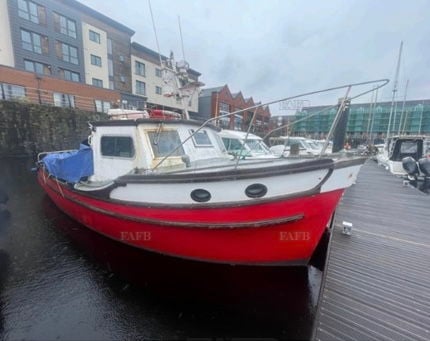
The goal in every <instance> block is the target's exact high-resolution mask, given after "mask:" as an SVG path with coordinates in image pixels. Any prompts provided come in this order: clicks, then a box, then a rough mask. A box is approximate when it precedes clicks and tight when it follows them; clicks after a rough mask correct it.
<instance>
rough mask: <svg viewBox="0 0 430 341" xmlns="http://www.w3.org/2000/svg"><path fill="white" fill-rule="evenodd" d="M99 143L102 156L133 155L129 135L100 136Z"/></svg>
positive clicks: (131, 141) (131, 140)
mask: <svg viewBox="0 0 430 341" xmlns="http://www.w3.org/2000/svg"><path fill="white" fill-rule="evenodd" d="M100 144H101V152H102V155H103V156H115V157H126V158H132V157H134V146H133V139H132V138H131V137H130V136H102V138H101V143H100Z"/></svg>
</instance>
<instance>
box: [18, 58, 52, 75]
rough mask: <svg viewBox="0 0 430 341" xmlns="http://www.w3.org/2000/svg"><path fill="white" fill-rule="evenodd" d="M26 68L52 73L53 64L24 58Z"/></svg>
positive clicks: (37, 71) (32, 70)
mask: <svg viewBox="0 0 430 341" xmlns="http://www.w3.org/2000/svg"><path fill="white" fill-rule="evenodd" d="M24 69H25V70H26V71H30V72H35V73H39V74H41V75H50V74H51V66H50V65H46V64H42V63H39V62H34V61H32V60H24Z"/></svg>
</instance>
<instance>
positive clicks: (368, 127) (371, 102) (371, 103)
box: [366, 91, 375, 143]
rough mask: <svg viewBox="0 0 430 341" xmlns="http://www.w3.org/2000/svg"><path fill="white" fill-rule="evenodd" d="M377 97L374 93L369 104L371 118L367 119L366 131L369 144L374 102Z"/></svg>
mask: <svg viewBox="0 0 430 341" xmlns="http://www.w3.org/2000/svg"><path fill="white" fill-rule="evenodd" d="M374 97H375V92H374V91H373V92H372V96H371V97H370V104H369V118H368V119H367V129H366V134H367V143H369V139H370V137H369V130H370V123H371V121H372V108H373V100H374Z"/></svg>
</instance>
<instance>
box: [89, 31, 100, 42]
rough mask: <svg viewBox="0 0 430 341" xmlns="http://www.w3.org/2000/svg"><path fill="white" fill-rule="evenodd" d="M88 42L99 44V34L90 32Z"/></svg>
mask: <svg viewBox="0 0 430 341" xmlns="http://www.w3.org/2000/svg"><path fill="white" fill-rule="evenodd" d="M90 40H91V41H93V42H95V43H97V44H100V34H99V33H97V32H94V31H92V30H90Z"/></svg>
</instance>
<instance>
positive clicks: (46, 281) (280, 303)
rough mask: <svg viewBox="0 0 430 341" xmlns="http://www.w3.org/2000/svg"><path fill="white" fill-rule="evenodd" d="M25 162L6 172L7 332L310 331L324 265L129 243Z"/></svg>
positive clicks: (115, 335) (287, 334)
mask: <svg viewBox="0 0 430 341" xmlns="http://www.w3.org/2000/svg"><path fill="white" fill-rule="evenodd" d="M17 163H18V166H17ZM26 166H27V164H26V162H24V161H9V162H8V163H6V167H5V168H8V170H5V169H3V167H2V170H1V171H0V177H2V174H3V179H4V175H5V174H8V175H7V176H9V177H10V179H9V180H8V181H7V187H8V192H9V196H10V197H11V199H10V204H9V205H8V206H9V208H10V210H11V212H12V216H11V219H10V222H9V226H8V227H7V228H6V231H4V232H6V233H5V234H4V235H3V236H2V235H1V234H0V241H1V239H4V240H5V243H3V244H4V245H5V249H6V252H8V253H9V257H10V259H11V262H10V266H9V268H10V269H9V271H8V276H7V278H6V280H5V283H4V288H3V291H2V292H1V296H0V309H1V310H2V311H3V316H4V329H3V331H2V334H3V335H2V336H3V337H5V338H9V339H18V338H30V339H54V338H60V339H124V338H132V339H133V338H149V339H151V338H152V339H153V338H158V339H159V338H167V339H173V338H186V337H271V338H283V339H297V338H299V339H306V338H309V336H310V332H311V331H310V328H311V325H312V321H313V314H314V309H315V304H316V297H317V294H318V290H319V283H320V272H319V271H317V270H315V269H314V268H310V270H309V271H308V270H307V269H304V268H281V267H243V266H227V265H216V264H206V263H200V262H192V261H183V260H179V259H176V258H172V257H165V256H161V255H157V254H154V253H149V252H144V251H142V250H138V249H134V248H130V247H127V246H123V245H121V244H119V243H117V242H115V241H112V240H110V239H108V238H105V237H103V236H100V235H98V234H96V233H94V232H92V231H90V230H88V229H86V228H85V227H83V226H81V225H80V224H77V223H76V222H75V221H73V220H72V219H70V218H69V217H68V216H66V215H64V214H63V213H62V212H61V211H59V210H58V209H57V208H56V207H55V206H54V204H53V203H52V202H51V201H50V199H49V198H48V197H47V196H45V195H44V194H43V193H42V192H41V190H40V189H39V187H38V186H37V185H36V184H35V178H34V176H32V175H31V174H29V173H28V171H27V170H26V169H25V167H26ZM20 167H21V168H20ZM18 168H19V169H18ZM27 169H28V168H27ZM1 302H3V303H4V304H3V306H1Z"/></svg>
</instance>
